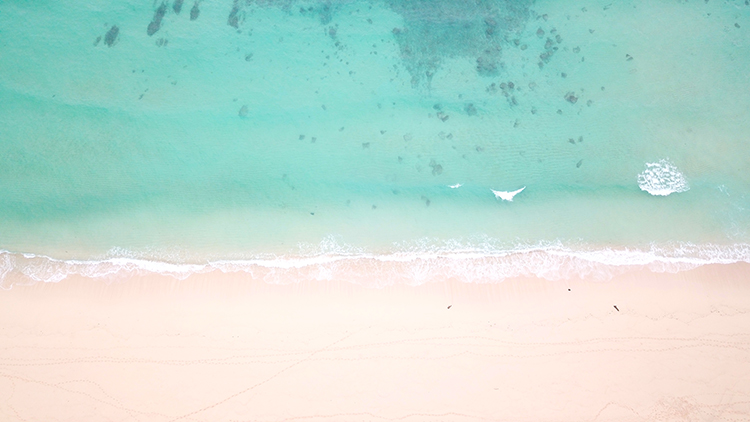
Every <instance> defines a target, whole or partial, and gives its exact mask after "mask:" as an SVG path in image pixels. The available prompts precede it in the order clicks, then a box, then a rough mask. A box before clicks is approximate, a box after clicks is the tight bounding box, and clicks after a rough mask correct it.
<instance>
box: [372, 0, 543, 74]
mask: <svg viewBox="0 0 750 422" xmlns="http://www.w3.org/2000/svg"><path fill="white" fill-rule="evenodd" d="M385 3H386V4H387V5H388V6H390V8H391V9H392V10H394V11H395V12H396V13H398V14H400V15H401V16H402V18H403V21H404V26H403V27H399V28H394V29H393V31H392V33H393V37H394V38H395V39H396V41H397V42H398V45H399V50H400V53H401V60H402V62H403V63H404V66H405V67H406V69H407V70H408V71H409V74H410V75H411V77H412V86H414V87H417V86H422V85H427V86H429V84H430V81H431V80H432V77H433V76H434V74H435V72H437V71H438V70H439V69H440V66H441V63H442V62H443V61H444V60H446V59H450V58H461V57H463V58H471V59H473V60H474V61H475V62H476V71H477V73H478V74H479V75H481V76H485V77H491V76H494V75H496V74H497V73H498V72H499V71H500V70H501V69H502V67H503V64H502V61H501V59H502V44H503V43H505V42H506V41H505V40H506V39H513V38H518V37H517V35H519V34H520V32H521V30H522V29H523V27H524V26H525V24H526V22H527V21H528V20H529V18H530V16H531V13H530V10H529V6H530V4H531V1H530V0H476V1H471V2H468V1H456V0H385Z"/></svg>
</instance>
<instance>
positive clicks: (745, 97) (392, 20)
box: [0, 0, 750, 288]
mask: <svg viewBox="0 0 750 422" xmlns="http://www.w3.org/2000/svg"><path fill="white" fill-rule="evenodd" d="M748 3H749V2H747V1H745V0H735V1H730V0H725V1H718V0H710V1H707V0H704V1H695V0H691V1H687V0H682V1H677V0H669V1H667V0H663V1H646V0H644V1H635V0H634V1H612V0H607V1H596V0H592V1H576V2H570V1H559V0H555V1H553V0H546V1H523V0H516V1H509V0H476V1H459V0H432V1H427V0H339V1H335V0H330V1H320V0H314V1H312V0H310V1H297V0H264V1H262V0H254V1H252V0H199V1H195V0H185V1H179V0H169V1H168V2H159V1H156V2H153V1H135V0H114V1H109V0H108V1H104V0H87V1H82V0H81V1H66V2H60V1H22V0H9V1H4V2H0V249H1V250H2V252H0V284H1V285H2V286H4V287H6V288H7V287H10V286H11V285H12V284H13V283H20V282H23V283H26V282H33V281H59V280H62V279H64V278H65V277H66V276H68V275H70V274H83V275H86V276H89V277H94V278H105V279H113V278H118V277H119V278H122V277H127V276H130V275H133V274H141V273H148V272H161V273H166V274H171V275H174V276H176V277H180V278H182V277H186V276H188V275H189V274H191V273H195V272H209V271H224V272H235V271H244V272H247V273H249V274H251V275H252V276H253V277H257V278H263V279H265V280H267V281H269V282H290V281H295V280H304V279H314V280H318V279H345V280H349V281H352V282H356V283H362V284H367V285H386V284H391V283H409V284H419V283H424V282H428V281H440V280H445V279H457V280H460V281H466V282H484V283H486V282H499V281H502V280H503V279H504V278H507V277H510V276H519V275H536V276H541V277H545V278H549V279H565V278H568V277H573V276H584V277H591V278H595V279H607V278H608V277H610V276H611V275H613V274H617V273H620V272H622V271H627V270H629V269H634V268H641V267H643V266H646V267H649V268H651V269H653V270H655V271H678V270H683V269H688V268H693V267H695V266H698V265H703V264H707V263H712V262H722V263H729V262H740V261H744V262H750V5H749V4H748ZM456 185H460V186H456ZM524 187H525V189H524V190H522V191H521V192H520V193H518V194H517V195H516V196H515V197H514V198H513V201H506V200H503V199H502V198H501V197H500V196H502V194H498V195H500V196H498V197H496V195H495V194H494V193H493V191H498V192H512V191H516V190H518V189H521V188H524Z"/></svg>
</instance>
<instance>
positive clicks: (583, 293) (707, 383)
mask: <svg viewBox="0 0 750 422" xmlns="http://www.w3.org/2000/svg"><path fill="white" fill-rule="evenodd" d="M748 280H750V265H747V264H735V265H712V266H707V267H702V268H698V269H696V270H692V271H687V272H682V273H677V274H654V273H649V272H642V273H631V274H626V275H623V276H620V277H617V278H615V279H613V280H610V281H608V282H592V281H582V280H575V281H544V280H529V279H522V280H521V279H519V280H506V281H505V282H503V283H500V284H495V285H469V284H450V283H447V284H446V283H441V284H434V285H429V284H428V285H423V286H420V287H406V286H401V287H392V288H386V289H381V290H374V289H363V288H359V287H357V286H354V285H351V284H348V283H346V282H328V283H322V282H321V283H305V284H290V285H286V286H279V285H268V284H265V283H263V282H260V281H253V280H249V279H248V278H247V276H243V275H239V274H233V275H227V274H221V275H217V274H208V275H203V276H198V275H196V276H193V277H191V278H189V279H188V280H183V281H177V280H174V279H171V278H160V277H156V276H150V277H141V278H132V279H129V280H125V281H123V282H118V283H112V284H109V285H108V284H106V283H105V282H103V281H101V280H91V279H68V280H64V281H62V282H60V283H55V284H53V283H48V284H38V285H35V286H25V287H24V286H16V287H14V288H13V289H11V290H9V291H2V292H0V339H1V341H0V343H1V346H0V397H2V400H0V415H2V417H0V419H2V420H7V421H67V420H76V421H381V420H403V421H481V420H492V421H697V420H711V421H718V420H728V421H739V420H746V419H747V418H750V284H749V283H747V282H748Z"/></svg>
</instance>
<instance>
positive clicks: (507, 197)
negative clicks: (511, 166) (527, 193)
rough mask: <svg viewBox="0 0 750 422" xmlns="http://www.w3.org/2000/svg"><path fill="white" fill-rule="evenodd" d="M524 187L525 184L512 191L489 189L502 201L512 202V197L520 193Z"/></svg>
mask: <svg viewBox="0 0 750 422" xmlns="http://www.w3.org/2000/svg"><path fill="white" fill-rule="evenodd" d="M524 189H526V186H524V187H522V188H521V189H518V190H514V191H513V192H506V191H499V190H495V189H490V190H491V191H492V193H494V194H495V199H502V200H503V201H509V202H513V197H514V196H516V195H518V194H519V193H521V192H522V191H523V190H524Z"/></svg>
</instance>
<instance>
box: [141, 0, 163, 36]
mask: <svg viewBox="0 0 750 422" xmlns="http://www.w3.org/2000/svg"><path fill="white" fill-rule="evenodd" d="M166 13H167V3H162V4H161V5H159V7H158V8H157V9H156V11H154V17H153V19H151V23H149V24H148V28H147V29H146V33H147V34H148V36H149V37H150V36H152V35H154V34H156V32H157V31H158V30H159V28H161V20H162V18H164V15H165V14H166Z"/></svg>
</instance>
